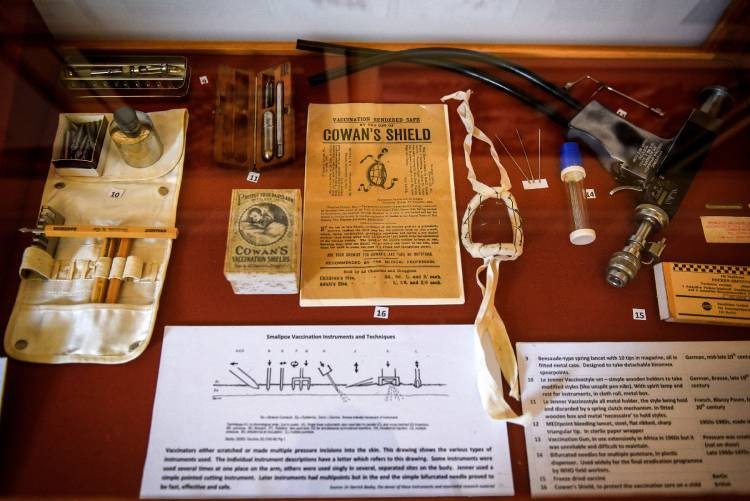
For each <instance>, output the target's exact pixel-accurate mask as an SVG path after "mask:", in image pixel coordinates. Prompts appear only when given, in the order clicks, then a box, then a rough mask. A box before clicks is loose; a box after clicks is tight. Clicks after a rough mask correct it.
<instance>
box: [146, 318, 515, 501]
mask: <svg viewBox="0 0 750 501" xmlns="http://www.w3.org/2000/svg"><path fill="white" fill-rule="evenodd" d="M475 338H476V336H475V335H474V327H473V326H472V325H380V326H376V325H362V326H347V325H336V326H330V325H329V326H326V325H315V326H252V327H250V326H248V327H236V326H234V327H228V326H227V327H222V326H211V327H167V329H166V332H165V334H164V342H163V346H162V354H161V364H160V366H159V380H158V384H157V388H156V400H155V402H154V413H153V419H152V421H151V423H152V424H151V434H150V438H149V444H148V453H147V457H146V465H145V469H144V473H143V483H142V486H141V496H142V497H148V498H154V497H159V498H170V497H176V498H195V497H211V498H215V497H233V498H242V497H263V498H272V497H349V498H353V497H362V496H377V497H394V496H398V497H407V496H420V497H435V496H480V495H481V496H508V495H513V475H512V471H511V467H510V453H509V449H508V434H507V426H506V424H505V423H504V422H502V421H494V420H492V419H491V418H490V417H489V416H488V415H487V413H486V412H485V411H484V409H483V408H482V403H481V401H480V398H479V392H478V390H477V385H476V369H475V366H474V342H475ZM197 367H200V370H196V368H197Z"/></svg>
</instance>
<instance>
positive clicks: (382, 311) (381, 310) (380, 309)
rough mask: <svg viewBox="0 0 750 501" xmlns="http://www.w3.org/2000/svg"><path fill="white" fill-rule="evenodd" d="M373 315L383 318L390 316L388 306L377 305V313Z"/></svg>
mask: <svg viewBox="0 0 750 501" xmlns="http://www.w3.org/2000/svg"><path fill="white" fill-rule="evenodd" d="M373 317H375V318H381V319H386V318H388V307H387V306H376V307H375V313H374V314H373Z"/></svg>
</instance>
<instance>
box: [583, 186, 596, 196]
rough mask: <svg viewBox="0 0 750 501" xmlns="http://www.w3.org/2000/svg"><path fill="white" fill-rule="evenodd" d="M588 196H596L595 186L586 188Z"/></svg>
mask: <svg viewBox="0 0 750 501" xmlns="http://www.w3.org/2000/svg"><path fill="white" fill-rule="evenodd" d="M585 193H586V198H596V190H594V188H586V190H585Z"/></svg>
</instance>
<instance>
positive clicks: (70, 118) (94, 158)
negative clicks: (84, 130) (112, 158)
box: [52, 113, 109, 176]
mask: <svg viewBox="0 0 750 501" xmlns="http://www.w3.org/2000/svg"><path fill="white" fill-rule="evenodd" d="M99 121H101V123H100V124H99V127H98V129H97V131H96V143H95V146H94V149H93V150H92V153H91V155H90V156H89V157H88V158H65V153H66V149H67V142H68V141H70V140H71V139H70V136H69V134H68V131H69V130H70V129H71V123H73V124H76V125H80V124H86V123H91V122H99ZM108 125H109V122H108V121H107V118H106V117H105V116H104V115H101V114H86V113H67V114H66V113H63V114H60V121H59V122H58V124H57V133H56V134H55V141H54V143H53V144H52V165H54V166H55V169H57V172H58V173H59V174H60V175H61V176H101V175H102V171H103V170H104V159H105V158H106V156H107V155H106V149H107V147H108V145H109V140H108V138H107V129H108Z"/></svg>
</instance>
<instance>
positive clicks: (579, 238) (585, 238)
mask: <svg viewBox="0 0 750 501" xmlns="http://www.w3.org/2000/svg"><path fill="white" fill-rule="evenodd" d="M594 240H596V232H595V231H594V230H592V229H591V228H581V229H580V230H573V231H571V232H570V243H571V244H573V245H588V244H590V243H591V242H593V241H594Z"/></svg>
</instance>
